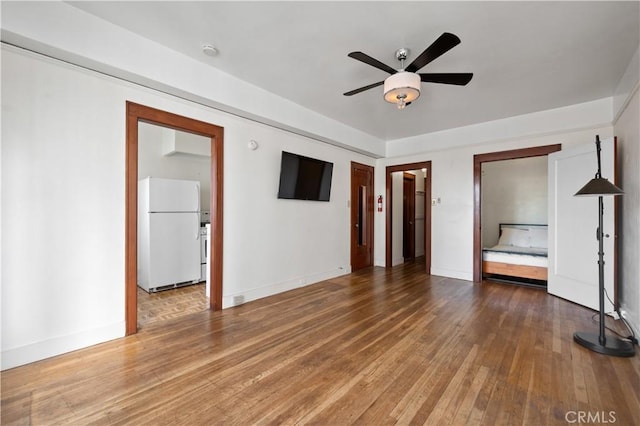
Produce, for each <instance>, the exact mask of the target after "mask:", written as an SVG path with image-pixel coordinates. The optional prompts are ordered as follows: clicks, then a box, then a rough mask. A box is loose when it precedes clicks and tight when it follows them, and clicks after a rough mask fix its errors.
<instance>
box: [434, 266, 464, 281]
mask: <svg viewBox="0 0 640 426" xmlns="http://www.w3.org/2000/svg"><path fill="white" fill-rule="evenodd" d="M431 275H438V276H440V277H447V278H455V279H458V280H465V281H473V273H471V272H464V271H454V270H451V269H439V268H434V267H433V266H431Z"/></svg>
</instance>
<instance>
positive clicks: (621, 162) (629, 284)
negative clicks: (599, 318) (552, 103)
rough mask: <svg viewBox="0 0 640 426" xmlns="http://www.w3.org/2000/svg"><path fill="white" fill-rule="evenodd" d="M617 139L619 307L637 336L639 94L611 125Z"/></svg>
mask: <svg viewBox="0 0 640 426" xmlns="http://www.w3.org/2000/svg"><path fill="white" fill-rule="evenodd" d="M615 133H616V135H617V136H618V164H617V167H618V173H619V178H620V180H619V186H620V188H622V190H623V191H624V195H623V196H622V197H620V204H621V210H622V211H621V215H622V224H621V225H622V226H621V229H620V232H619V238H620V240H619V244H620V246H619V247H620V258H619V262H620V268H619V280H618V282H619V286H620V294H619V296H620V306H621V309H623V310H625V311H626V312H627V315H628V320H629V321H630V322H631V323H632V325H633V327H634V328H635V333H636V336H640V93H639V91H638V87H637V85H636V90H635V94H634V95H633V97H632V98H631V100H630V102H628V104H626V107H625V108H624V109H623V110H622V112H621V115H620V118H619V119H618V120H617V122H616V123H615Z"/></svg>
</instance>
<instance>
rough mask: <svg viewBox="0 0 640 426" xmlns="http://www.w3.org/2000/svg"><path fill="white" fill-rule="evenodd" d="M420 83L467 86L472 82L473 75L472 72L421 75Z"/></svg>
mask: <svg viewBox="0 0 640 426" xmlns="http://www.w3.org/2000/svg"><path fill="white" fill-rule="evenodd" d="M419 76H420V81H424V82H425V83H442V84H457V85H458V86H465V85H466V84H467V83H468V82H470V81H471V78H472V77H473V73H471V72H457V73H456V72H449V73H440V74H438V73H429V74H419Z"/></svg>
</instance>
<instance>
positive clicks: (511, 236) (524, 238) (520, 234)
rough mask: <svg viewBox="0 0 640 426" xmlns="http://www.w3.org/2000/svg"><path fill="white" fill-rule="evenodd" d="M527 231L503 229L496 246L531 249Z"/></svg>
mask: <svg viewBox="0 0 640 426" xmlns="http://www.w3.org/2000/svg"><path fill="white" fill-rule="evenodd" d="M530 241H531V238H530V237H529V231H528V230H527V229H517V228H503V229H502V235H500V240H499V241H498V244H499V245H501V246H516V247H531V246H530Z"/></svg>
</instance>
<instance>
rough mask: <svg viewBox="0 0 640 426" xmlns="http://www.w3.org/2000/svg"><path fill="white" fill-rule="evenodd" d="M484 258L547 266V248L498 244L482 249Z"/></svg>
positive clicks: (514, 263) (500, 261)
mask: <svg viewBox="0 0 640 426" xmlns="http://www.w3.org/2000/svg"><path fill="white" fill-rule="evenodd" d="M482 260H483V261H487V262H499V263H511V264H513V265H526V266H540V267H544V268H546V267H547V265H548V261H547V249H546V248H535V247H517V246H504V245H497V246H493V247H491V248H490V249H485V250H483V251H482Z"/></svg>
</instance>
